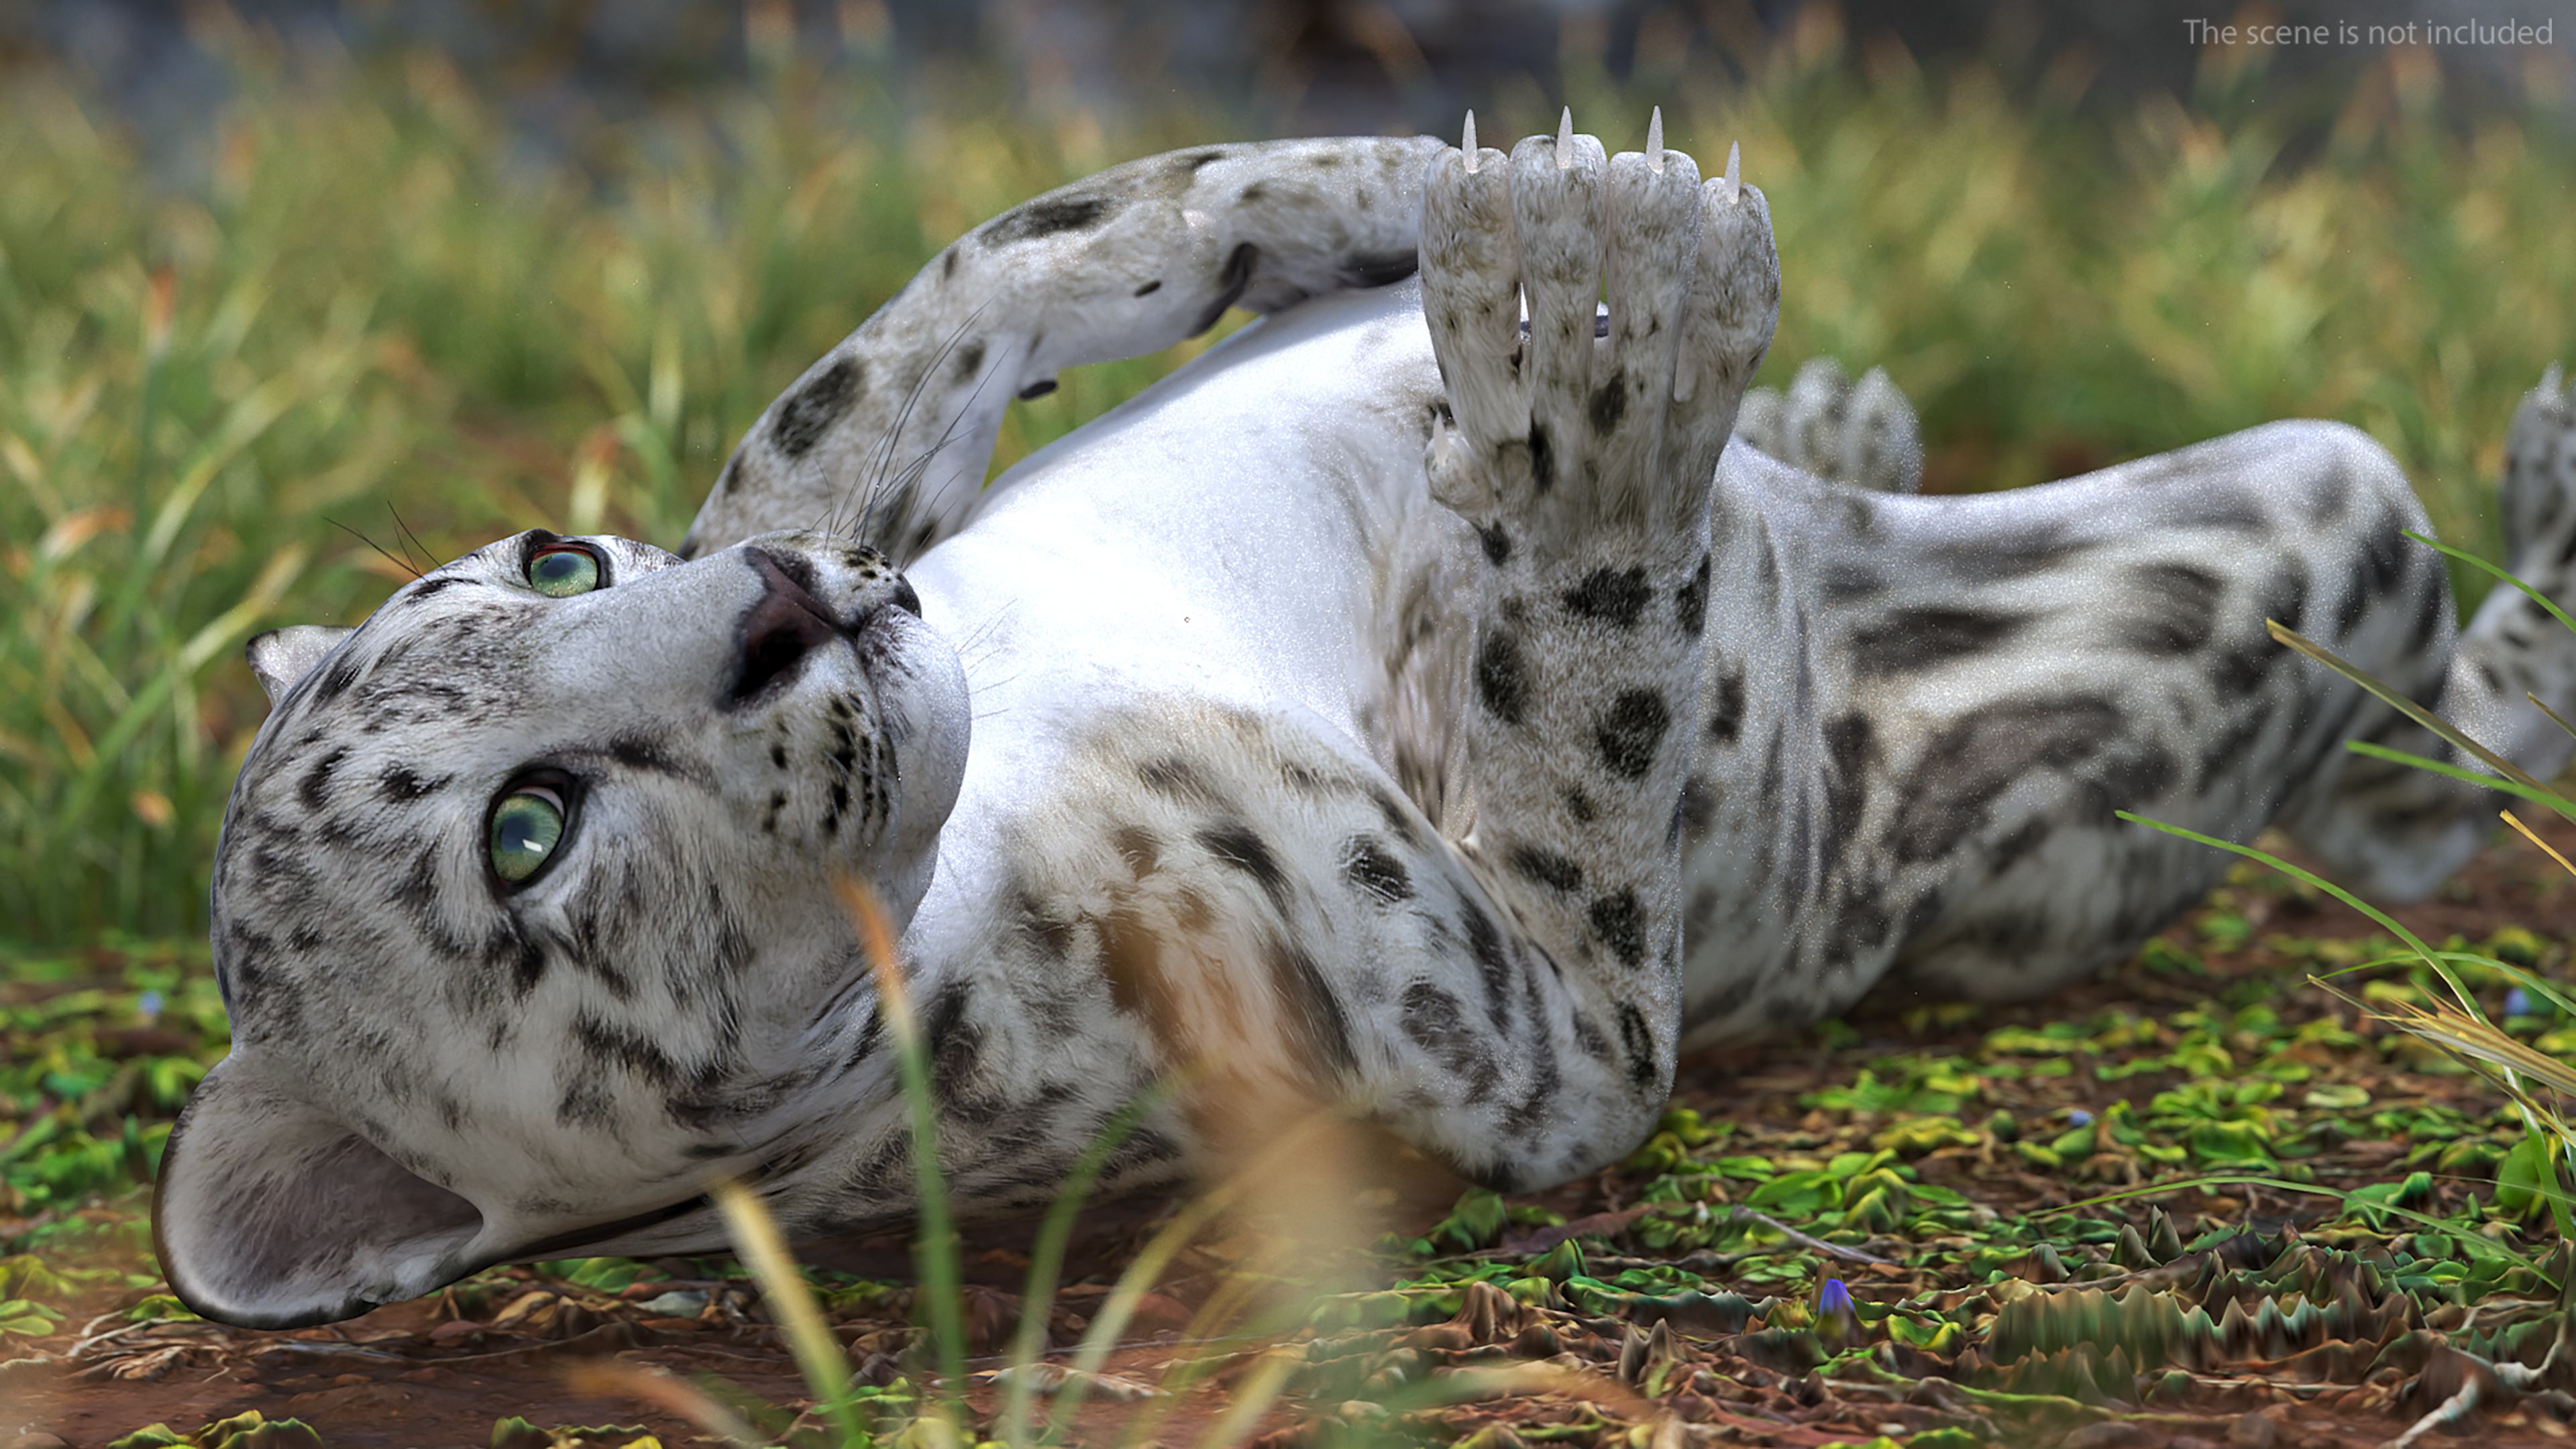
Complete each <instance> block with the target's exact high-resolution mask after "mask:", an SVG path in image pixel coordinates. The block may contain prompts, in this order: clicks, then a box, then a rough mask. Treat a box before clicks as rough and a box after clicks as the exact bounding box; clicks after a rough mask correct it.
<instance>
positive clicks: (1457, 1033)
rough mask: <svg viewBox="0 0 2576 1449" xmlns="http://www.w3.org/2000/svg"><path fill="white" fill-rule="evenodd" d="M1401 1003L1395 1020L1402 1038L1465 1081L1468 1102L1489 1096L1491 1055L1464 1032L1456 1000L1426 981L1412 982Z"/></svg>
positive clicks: (1485, 1045)
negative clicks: (1403, 1036)
mask: <svg viewBox="0 0 2576 1449" xmlns="http://www.w3.org/2000/svg"><path fill="white" fill-rule="evenodd" d="M1401 1002H1402V1012H1403V1014H1402V1015H1401V1016H1400V1017H1398V1018H1397V1020H1398V1022H1399V1024H1400V1025H1401V1026H1402V1027H1403V1029H1404V1034H1405V1036H1406V1037H1408V1038H1410V1039H1411V1040H1412V1042H1413V1044H1414V1045H1415V1046H1418V1047H1420V1048H1422V1050H1423V1052H1424V1053H1425V1054H1427V1055H1428V1056H1429V1057H1430V1058H1431V1059H1432V1060H1433V1061H1435V1062H1438V1063H1439V1064H1440V1065H1441V1067H1442V1068H1443V1069H1445V1070H1446V1071H1448V1073H1449V1074H1450V1075H1451V1076H1454V1077H1464V1078H1466V1079H1467V1082H1468V1087H1467V1100H1468V1101H1470V1102H1481V1101H1484V1100H1485V1099H1487V1098H1488V1097H1490V1096H1492V1095H1493V1090H1494V1086H1495V1083H1496V1080H1497V1078H1498V1076H1499V1072H1498V1071H1497V1069H1496V1067H1495V1065H1494V1055H1495V1054H1494V1052H1493V1050H1492V1049H1491V1045H1490V1044H1489V1043H1488V1042H1487V1041H1486V1040H1484V1039H1483V1038H1480V1037H1478V1036H1477V1035H1476V1034H1475V1033H1474V1032H1472V1031H1470V1030H1469V1029H1468V1026H1467V1020H1466V1012H1465V1010H1464V1009H1463V1008H1462V1006H1461V1004H1460V1002H1459V1000H1458V998H1457V997H1455V996H1452V995H1450V994H1449V993H1448V992H1446V991H1443V990H1441V989H1440V988H1439V987H1437V986H1434V985H1432V984H1431V983H1430V982H1428V981H1416V982H1414V983H1413V984H1412V985H1410V986H1407V987H1405V988H1404V995H1403V997H1402V998H1401Z"/></svg>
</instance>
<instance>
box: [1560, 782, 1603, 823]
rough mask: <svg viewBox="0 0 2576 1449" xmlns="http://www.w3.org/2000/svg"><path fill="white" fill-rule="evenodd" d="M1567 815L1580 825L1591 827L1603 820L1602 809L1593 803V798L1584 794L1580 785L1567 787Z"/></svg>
mask: <svg viewBox="0 0 2576 1449" xmlns="http://www.w3.org/2000/svg"><path fill="white" fill-rule="evenodd" d="M1565 813H1566V814H1568V815H1571V816H1573V817H1574V819H1575V822H1576V823H1577V824H1580V825H1589V824H1591V823H1592V822H1593V821H1595V820H1598V819H1600V818H1601V808H1600V807H1599V806H1597V805H1594V804H1593V803H1592V797H1591V796H1589V795H1586V794H1584V793H1583V787H1582V786H1580V785H1568V786H1566V787H1565Z"/></svg>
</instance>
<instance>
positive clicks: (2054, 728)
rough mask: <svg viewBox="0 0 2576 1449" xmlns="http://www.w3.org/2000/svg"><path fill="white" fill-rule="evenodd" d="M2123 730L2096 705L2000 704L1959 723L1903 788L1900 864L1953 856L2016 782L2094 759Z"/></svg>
mask: <svg viewBox="0 0 2576 1449" xmlns="http://www.w3.org/2000/svg"><path fill="white" fill-rule="evenodd" d="M2120 726H2121V721H2120V712H2119V710H2118V709H2117V708H2115V707H2114V706H2113V705H2112V704H2111V703H2110V702H2109V701H2108V700H2102V699H2091V698H2074V699H2062V700H2052V701H2042V702H2034V703H2022V704H2008V705H1999V706H1996V707H1995V708H1992V709H1987V710H1981V711H1979V712H1977V713H1975V714H1971V715H1967V716H1965V717H1963V718H1961V719H1959V720H1958V721H1956V722H1955V723H1953V724H1951V725H1950V726H1949V727H1948V728H1946V729H1944V730H1942V731H1941V732H1940V733H1939V734H1937V735H1935V736H1933V738H1932V740H1931V742H1930V743H1929V744H1928V745H1927V746H1925V748H1924V751H1923V756H1922V764H1921V767H1920V768H1919V769H1918V770H1917V771H1916V772H1915V773H1914V775H1913V776H1912V777H1910V778H1909V779H1907V780H1906V781H1905V783H1904V785H1903V787H1902V793H1903V799H1902V803H1900V804H1899V805H1898V806H1897V811H1896V820H1895V822H1894V826H1893V833H1894V837H1895V844H1896V858H1897V859H1898V860H1899V861H1902V862H1905V863H1908V864H1912V863H1914V862H1918V861H1927V860H1937V859H1939V858H1941V857H1943V856H1946V855H1948V854H1949V853H1950V851H1951V850H1953V849H1954V848H1956V847H1957V846H1958V844H1959V842H1961V841H1963V840H1965V839H1967V838H1968V836H1970V835H1971V834H1974V833H1975V832H1976V831H1978V830H1981V829H1983V828H1984V827H1985V825H1986V822H1987V818H1988V809H1987V807H1988V806H1990V805H1992V804H1993V803H1994V801H1995V800H1996V798H1997V797H1999V796H2001V795H2002V794H2003V793H2004V791H2006V790H2007V789H2010V788H2011V787H2012V785H2013V783H2014V782H2015V781H2017V780H2020V779H2023V778H2025V777H2027V776H2029V775H2030V774H2032V773H2033V772H2035V771H2038V770H2044V769H2046V770H2064V769H2068V768H2071V767H2072V766H2075V765H2078V764H2081V763H2082V762H2084V761H2085V760H2089V759H2091V758H2093V757H2094V756H2096V755H2098V754H2100V753H2101V752H2102V751H2103V749H2105V748H2106V747H2108V746H2109V745H2110V743H2111V742H2112V741H2113V740H2116V739H2117V738H2119V735H2120Z"/></svg>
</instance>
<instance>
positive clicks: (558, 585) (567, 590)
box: [528, 548, 599, 599]
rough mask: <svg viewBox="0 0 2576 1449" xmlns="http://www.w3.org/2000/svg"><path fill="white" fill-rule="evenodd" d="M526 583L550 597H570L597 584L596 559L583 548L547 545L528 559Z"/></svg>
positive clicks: (595, 586)
mask: <svg viewBox="0 0 2576 1449" xmlns="http://www.w3.org/2000/svg"><path fill="white" fill-rule="evenodd" d="M528 584H529V586H530V587H531V588H534V589H535V590H536V591H537V592H538V593H541V594H543V595H545V596H546V597H547V598H550V599H569V598H571V597H572V596H573V595H575V594H587V593H589V592H590V591H591V590H593V589H596V588H598V587H599V560H598V559H595V558H593V557H591V554H590V550H588V549H586V548H550V549H547V550H546V551H545V552H543V553H540V554H538V555H537V556H536V557H535V558H532V559H530V560H528Z"/></svg>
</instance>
